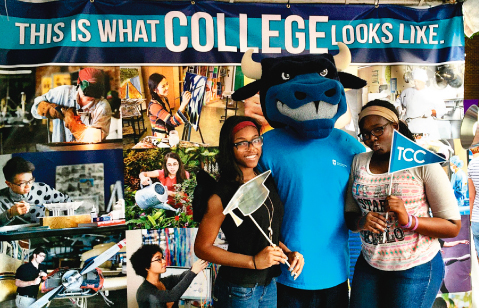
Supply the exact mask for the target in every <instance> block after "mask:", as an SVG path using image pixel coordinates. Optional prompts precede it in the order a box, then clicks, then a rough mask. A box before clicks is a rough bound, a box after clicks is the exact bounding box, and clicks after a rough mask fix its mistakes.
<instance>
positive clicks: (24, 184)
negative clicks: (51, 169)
mask: <svg viewBox="0 0 479 308" xmlns="http://www.w3.org/2000/svg"><path fill="white" fill-rule="evenodd" d="M34 182H35V178H32V179H31V180H30V181H27V182H22V183H19V184H17V183H12V184H13V185H15V186H18V187H20V188H24V187H25V186H27V185H28V186H32V184H33V183H34Z"/></svg>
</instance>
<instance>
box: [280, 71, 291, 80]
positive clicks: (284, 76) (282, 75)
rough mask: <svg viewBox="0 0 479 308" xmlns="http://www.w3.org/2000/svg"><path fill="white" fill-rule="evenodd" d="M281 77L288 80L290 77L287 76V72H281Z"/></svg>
mask: <svg viewBox="0 0 479 308" xmlns="http://www.w3.org/2000/svg"><path fill="white" fill-rule="evenodd" d="M281 78H283V80H289V79H290V78H291V77H290V76H289V74H288V73H282V74H281Z"/></svg>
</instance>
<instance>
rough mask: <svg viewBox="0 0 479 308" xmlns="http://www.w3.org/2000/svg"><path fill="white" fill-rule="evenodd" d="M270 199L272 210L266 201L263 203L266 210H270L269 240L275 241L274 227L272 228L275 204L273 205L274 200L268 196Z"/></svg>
mask: <svg viewBox="0 0 479 308" xmlns="http://www.w3.org/2000/svg"><path fill="white" fill-rule="evenodd" d="M268 200H269V203H271V212H270V211H269V208H268V205H266V202H265V203H263V204H264V206H265V207H266V210H267V211H268V218H269V227H268V232H269V234H268V236H269V240H270V241H271V242H273V229H272V228H271V224H272V222H273V215H274V206H273V202H272V201H271V199H270V198H269V196H268Z"/></svg>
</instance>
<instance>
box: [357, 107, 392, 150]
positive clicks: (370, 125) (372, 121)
mask: <svg viewBox="0 0 479 308" xmlns="http://www.w3.org/2000/svg"><path fill="white" fill-rule="evenodd" d="M389 123H390V124H391V125H388V124H389ZM381 127H383V131H382V134H380V133H375V135H376V136H375V135H374V133H371V131H373V130H377V129H380V128H381ZM394 129H396V130H397V129H398V124H397V123H391V122H389V121H388V120H386V119H385V118H383V117H381V116H378V115H369V116H366V117H364V119H363V120H362V121H361V133H365V134H367V135H369V139H368V140H366V141H364V143H365V144H366V145H367V146H368V147H369V148H370V149H371V150H373V152H374V153H375V154H380V155H382V154H389V153H390V152H391V141H392V135H393V132H394ZM379 135H380V136H379Z"/></svg>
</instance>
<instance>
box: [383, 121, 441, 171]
mask: <svg viewBox="0 0 479 308" xmlns="http://www.w3.org/2000/svg"><path fill="white" fill-rule="evenodd" d="M445 161H446V159H444V158H443V157H441V156H439V155H437V154H436V153H434V152H431V151H429V150H427V149H425V148H423V147H421V146H419V145H418V144H417V143H415V142H414V141H412V140H410V139H409V138H407V137H405V136H404V135H402V134H401V133H399V132H398V131H396V130H395V131H394V134H393V140H392V145H391V157H390V159H389V170H388V172H389V174H391V173H393V172H396V171H400V170H404V169H409V168H414V167H420V166H424V165H429V164H435V163H442V162H445Z"/></svg>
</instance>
